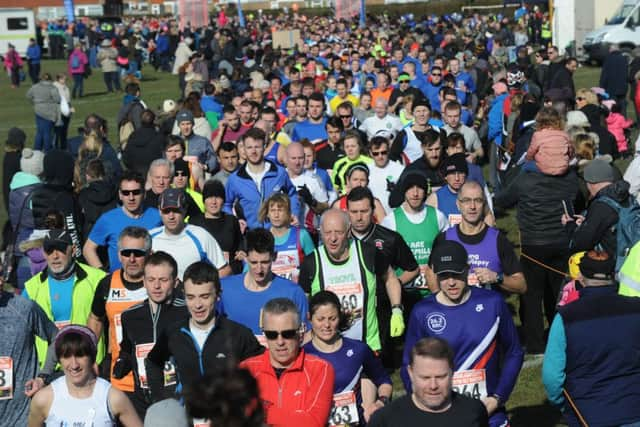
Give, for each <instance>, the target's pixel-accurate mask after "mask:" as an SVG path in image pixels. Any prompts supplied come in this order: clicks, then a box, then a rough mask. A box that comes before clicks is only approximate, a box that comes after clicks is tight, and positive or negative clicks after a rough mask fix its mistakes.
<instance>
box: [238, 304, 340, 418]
mask: <svg viewBox="0 0 640 427" xmlns="http://www.w3.org/2000/svg"><path fill="white" fill-rule="evenodd" d="M262 330H263V333H264V335H265V337H266V339H267V348H268V351H266V352H264V354H262V355H260V356H256V357H252V358H250V359H247V360H245V361H244V362H242V363H241V364H240V367H241V368H246V369H248V370H249V372H251V374H252V375H253V376H254V377H255V379H256V380H257V381H258V387H259V389H260V400H261V401H262V405H263V407H264V411H265V423H266V424H269V425H278V426H285V427H287V426H291V427H293V426H309V427H311V426H315V427H325V426H326V425H327V420H328V418H329V411H330V409H331V406H332V402H333V399H332V396H333V383H334V371H333V368H332V367H331V365H330V364H329V363H328V362H326V361H325V360H323V359H320V358H319V357H316V356H313V355H310V354H306V353H305V351H304V350H303V349H301V348H300V346H301V344H302V336H303V332H304V328H303V327H302V319H300V315H299V314H298V308H297V306H296V305H295V303H294V302H293V301H291V300H290V299H288V298H275V299H272V300H270V301H269V302H267V303H266V304H265V305H264V307H262Z"/></svg>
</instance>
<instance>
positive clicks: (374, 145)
mask: <svg viewBox="0 0 640 427" xmlns="http://www.w3.org/2000/svg"><path fill="white" fill-rule="evenodd" d="M419 145H420V142H418V146H419ZM389 150H390V147H389V140H388V139H387V138H385V137H383V136H374V137H373V138H371V141H370V142H369V155H370V156H371V158H372V159H373V164H372V165H370V166H369V170H370V171H371V173H370V174H369V188H370V189H371V192H372V193H373V195H374V196H375V197H376V198H377V199H378V200H380V203H382V207H383V208H384V210H385V212H386V213H389V212H391V207H390V206H389V195H390V194H391V189H392V188H393V186H394V185H395V184H396V183H397V182H398V179H399V178H400V175H402V171H403V170H404V166H403V165H401V164H400V163H399V162H396V161H392V160H390V159H389V154H390V153H389ZM420 151H421V152H422V149H421V150H420Z"/></svg>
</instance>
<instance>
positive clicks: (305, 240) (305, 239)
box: [274, 227, 316, 256]
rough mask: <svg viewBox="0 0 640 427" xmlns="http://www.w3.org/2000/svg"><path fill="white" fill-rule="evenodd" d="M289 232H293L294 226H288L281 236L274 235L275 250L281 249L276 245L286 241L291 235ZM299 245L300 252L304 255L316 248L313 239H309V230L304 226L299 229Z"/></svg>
mask: <svg viewBox="0 0 640 427" xmlns="http://www.w3.org/2000/svg"><path fill="white" fill-rule="evenodd" d="M291 232H295V228H294V227H290V228H289V231H287V232H286V233H285V234H283V235H282V236H280V237H274V240H275V246H276V251H278V250H282V249H278V247H279V246H280V247H281V246H282V245H284V244H285V243H287V240H289V237H290V236H291ZM300 247H301V248H302V253H304V254H305V256H306V255H310V254H311V253H312V252H313V251H314V250H315V249H316V246H315V245H314V244H313V240H311V236H310V235H309V232H308V231H307V230H305V229H304V228H301V229H300ZM283 249H284V248H283Z"/></svg>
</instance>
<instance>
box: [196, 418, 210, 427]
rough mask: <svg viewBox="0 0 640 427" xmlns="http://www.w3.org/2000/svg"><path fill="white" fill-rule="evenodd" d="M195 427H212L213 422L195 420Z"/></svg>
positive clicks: (202, 419) (200, 419)
mask: <svg viewBox="0 0 640 427" xmlns="http://www.w3.org/2000/svg"><path fill="white" fill-rule="evenodd" d="M193 427H211V421H209V420H206V419H204V418H194V419H193Z"/></svg>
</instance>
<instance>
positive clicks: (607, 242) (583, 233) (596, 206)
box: [567, 180, 630, 257]
mask: <svg viewBox="0 0 640 427" xmlns="http://www.w3.org/2000/svg"><path fill="white" fill-rule="evenodd" d="M604 197H609V198H611V199H613V200H615V201H616V202H618V203H620V204H621V205H622V206H629V203H630V199H629V183H628V182H627V181H624V180H620V181H617V182H615V183H613V184H611V185H608V186H606V187H605V188H603V189H602V190H600V191H599V192H598V194H596V196H595V197H594V198H593V200H592V201H591V203H590V204H589V207H588V208H587V213H586V214H585V220H584V221H583V222H582V224H581V225H580V226H579V227H576V225H575V223H569V224H567V229H568V230H569V232H570V233H571V237H572V238H571V248H572V249H574V250H575V251H576V252H580V251H588V250H591V249H594V248H595V247H596V246H597V245H601V246H602V249H603V250H605V251H606V252H607V253H608V254H609V255H610V256H612V257H615V255H616V248H617V243H616V231H615V227H614V226H615V225H616V224H617V223H618V212H617V211H616V210H615V209H614V208H612V207H611V206H609V205H608V204H607V203H606V202H605V201H603V200H602V199H603V198H604Z"/></svg>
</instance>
